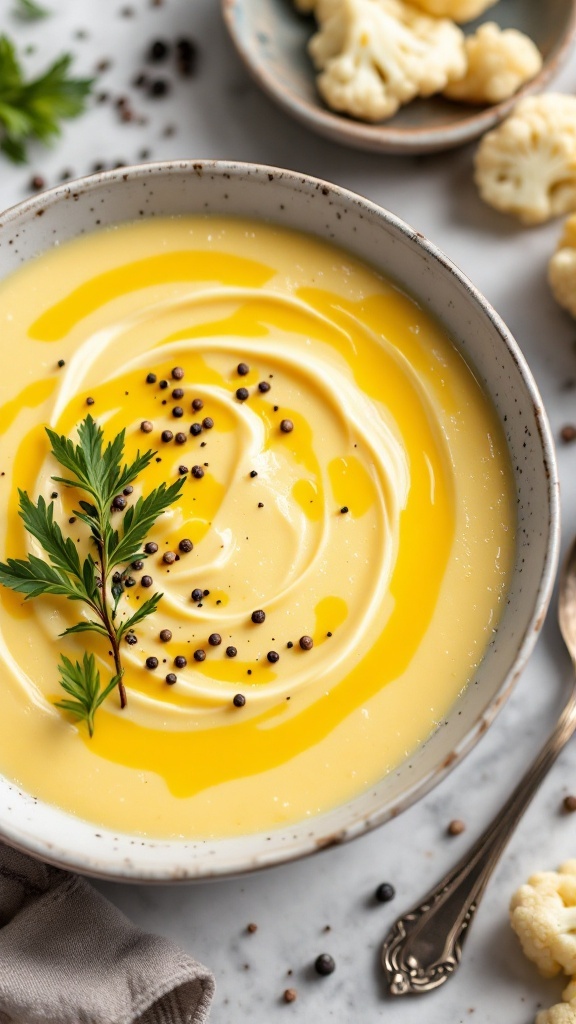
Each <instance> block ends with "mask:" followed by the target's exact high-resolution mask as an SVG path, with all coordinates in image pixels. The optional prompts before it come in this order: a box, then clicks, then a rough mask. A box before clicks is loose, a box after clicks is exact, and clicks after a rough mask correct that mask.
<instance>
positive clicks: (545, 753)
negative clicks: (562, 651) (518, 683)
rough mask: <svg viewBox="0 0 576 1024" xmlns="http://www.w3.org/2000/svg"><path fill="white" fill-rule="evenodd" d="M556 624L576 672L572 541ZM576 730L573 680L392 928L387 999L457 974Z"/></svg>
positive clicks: (575, 551) (387, 945)
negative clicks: (483, 821) (520, 832)
mask: <svg viewBox="0 0 576 1024" xmlns="http://www.w3.org/2000/svg"><path fill="white" fill-rule="evenodd" d="M558 621H559V623H560V630H561V633H562V636H563V638H564V642H565V644H566V647H567V648H568V651H569V653H570V656H571V658H572V663H573V665H574V667H575V669H576V541H574V543H573V545H572V547H571V549H570V551H569V553H568V556H567V558H566V561H565V563H564V566H563V569H562V572H561V575H560V589H559V597H558ZM575 728H576V675H575V676H574V682H573V684H572V690H571V692H570V696H569V698H568V701H567V703H566V706H565V707H564V710H563V711H562V713H561V715H560V717H559V719H558V722H557V724H556V726H555V728H554V729H553V731H552V733H551V735H550V736H549V738H548V740H547V742H546V744H545V745H544V747H543V748H542V750H541V751H540V753H539V754H538V757H537V758H536V760H535V761H534V762H533V764H532V765H531V766H530V768H529V769H528V771H527V772H526V774H525V775H524V776H523V778H522V779H521V780H520V782H519V783H518V785H517V786H516V789H515V790H514V792H513V793H512V795H511V796H510V798H509V799H508V800H507V801H506V803H505V804H504V806H503V807H502V809H501V810H500V812H499V813H498V814H497V815H496V817H495V818H494V820H493V821H492V822H491V823H490V825H488V828H487V829H486V830H485V832H484V833H483V834H482V835H481V836H480V838H479V839H478V840H477V841H476V843H475V844H474V846H473V847H472V849H471V850H469V851H468V853H466V855H465V856H464V857H463V858H462V860H460V861H459V862H458V864H457V865H456V867H455V868H453V869H452V870H451V871H450V872H449V873H448V874H447V875H445V877H444V878H443V879H442V881H441V882H440V883H439V884H438V885H437V886H436V888H434V889H432V890H431V892H429V893H428V895H427V896H426V897H425V898H424V899H423V900H422V902H421V903H419V904H418V905H417V906H415V907H413V908H412V910H410V911H408V913H407V914H404V916H403V917H401V918H399V919H398V920H397V921H396V923H395V924H394V925H393V927H392V929H391V930H390V932H389V933H388V935H387V937H386V939H385V941H384V946H383V949H382V965H383V967H384V971H385V973H386V977H387V982H388V989H389V991H390V993H391V994H392V995H395V996H403V995H407V994H410V993H420V992H430V991H432V989H435V988H438V987H439V986H440V985H443V984H444V982H445V981H447V980H448V979H449V978H450V977H451V976H452V975H453V974H454V972H455V971H456V969H457V967H458V965H459V964H460V960H461V957H462V944H463V942H464V939H465V938H466V936H467V934H468V930H469V928H470V924H471V923H472V921H473V919H474V915H475V913H476V910H477V909H478V904H479V903H480V900H481V898H482V894H483V892H484V890H485V888H486V885H487V884H488V880H489V878H490V875H491V874H492V872H493V870H494V868H495V867H496V864H497V863H498V860H499V858H500V855H501V853H502V852H503V850H504V847H505V846H506V843H507V842H508V840H509V839H510V837H511V835H512V833H513V831H514V829H515V828H516V825H517V824H518V822H519V821H520V818H521V817H522V815H523V814H524V811H525V810H526V808H527V807H528V804H529V803H530V801H531V799H532V797H533V796H534V794H535V792H536V790H537V789H538V786H539V785H540V783H541V782H542V781H543V779H544V777H545V776H546V774H547V772H548V770H549V769H550V768H551V767H552V765H553V764H554V761H555V760H556V758H557V757H558V754H559V753H560V751H561V750H562V748H563V747H564V745H565V744H566V742H567V741H568V740H569V739H570V737H571V736H572V733H573V732H574V729H575Z"/></svg>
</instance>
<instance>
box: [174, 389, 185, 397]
mask: <svg viewBox="0 0 576 1024" xmlns="http://www.w3.org/2000/svg"><path fill="white" fill-rule="evenodd" d="M172 398H175V399H176V400H178V399H179V398H184V388H174V390H173V391H172Z"/></svg>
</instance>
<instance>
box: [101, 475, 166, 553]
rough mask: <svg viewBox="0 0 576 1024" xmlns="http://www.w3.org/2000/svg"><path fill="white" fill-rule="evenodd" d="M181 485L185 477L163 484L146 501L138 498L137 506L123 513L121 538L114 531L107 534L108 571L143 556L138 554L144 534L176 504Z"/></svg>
mask: <svg viewBox="0 0 576 1024" xmlns="http://www.w3.org/2000/svg"><path fill="white" fill-rule="evenodd" d="M184 482H185V478H184V477H180V479H179V480H175V481H174V483H173V484H170V486H169V487H166V484H164V483H162V484H160V487H157V488H156V490H154V491H152V492H151V493H150V494H149V495H148V496H147V497H146V498H138V501H137V502H136V504H135V505H132V506H131V507H130V508H128V509H127V510H126V514H125V516H124V521H123V523H122V535H121V536H119V534H118V531H117V530H115V531H114V532H113V533H112V534H110V538H109V545H108V561H109V564H110V567H111V568H115V566H117V565H123V564H124V563H125V562H134V561H135V560H136V559H137V558H142V557H143V556H144V557H146V556H145V554H144V552H142V551H140V548H141V546H142V542H143V540H144V538H145V537H146V534H147V533H148V532H149V530H150V527H151V526H153V525H154V523H155V522H156V520H157V519H158V516H159V515H161V514H162V512H164V511H165V509H167V508H168V507H169V506H170V505H172V504H173V502H174V501H176V498H177V497H178V495H179V494H180V491H181V490H182V487H183V484H184Z"/></svg>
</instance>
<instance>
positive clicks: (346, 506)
mask: <svg viewBox="0 0 576 1024" xmlns="http://www.w3.org/2000/svg"><path fill="white" fill-rule="evenodd" d="M340 511H341V513H342V515H346V513H347V512H348V511H349V509H348V505H342V508H341V509H340Z"/></svg>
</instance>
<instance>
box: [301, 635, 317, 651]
mask: <svg viewBox="0 0 576 1024" xmlns="http://www.w3.org/2000/svg"><path fill="white" fill-rule="evenodd" d="M298 642H299V644H300V647H301V648H302V650H303V651H311V650H312V648H313V647H314V641H313V639H312V637H311V636H301V637H300V640H299V641H298Z"/></svg>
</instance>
